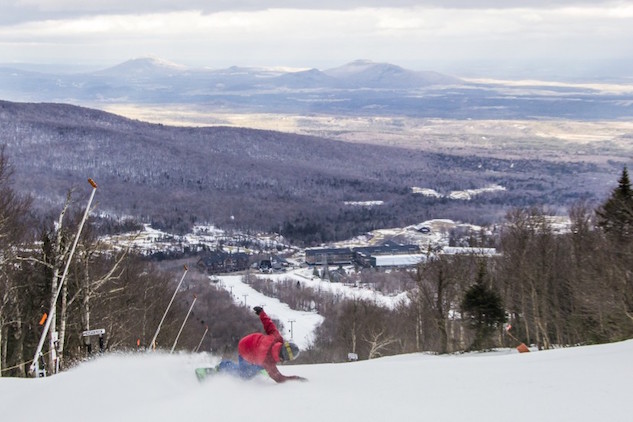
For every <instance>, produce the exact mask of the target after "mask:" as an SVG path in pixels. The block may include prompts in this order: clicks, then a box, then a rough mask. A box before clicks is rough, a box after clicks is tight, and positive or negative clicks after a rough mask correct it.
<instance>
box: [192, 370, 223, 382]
mask: <svg viewBox="0 0 633 422" xmlns="http://www.w3.org/2000/svg"><path fill="white" fill-rule="evenodd" d="M217 373H218V370H217V368H215V367H212V368H196V378H198V381H200V382H202V381H204V380H205V379H207V377H209V376H211V375H213V374H217Z"/></svg>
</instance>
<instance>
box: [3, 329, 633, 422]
mask: <svg viewBox="0 0 633 422" xmlns="http://www.w3.org/2000/svg"><path fill="white" fill-rule="evenodd" d="M632 356H633V340H629V341H625V342H620V343H614V344H607V345H597V346H584V347H576V348H567V349H556V350H549V351H540V352H531V353H524V354H519V353H518V352H517V351H516V350H514V349H512V350H501V351H496V352H490V353H477V354H462V355H449V356H433V355H427V354H409V355H401V356H393V357H387V358H381V359H375V360H371V361H361V362H354V363H342V364H320V365H293V366H282V367H280V370H281V372H282V373H284V374H287V375H291V374H297V375H302V376H305V377H307V378H308V379H309V382H305V383H301V382H298V383H297V382H295V383H285V384H275V383H274V381H272V380H271V379H269V378H265V377H260V378H257V379H255V380H252V381H241V380H237V379H232V378H228V377H222V376H219V377H216V378H212V379H209V380H208V381H206V382H204V383H199V382H198V381H197V380H196V378H195V376H194V373H193V369H194V368H195V367H197V366H200V365H202V364H206V363H215V362H217V358H216V357H214V356H210V355H207V354H174V355H169V354H163V353H154V354H146V353H137V354H129V355H125V354H110V355H106V356H104V357H101V358H98V359H95V360H93V361H91V362H88V363H84V364H82V365H80V366H79V367H76V368H75V369H72V370H69V371H67V372H64V373H61V374H59V375H56V376H52V377H48V378H40V379H10V378H0V397H1V398H2V399H1V400H2V420H3V421H11V422H21V421H24V422H26V421H36V420H42V421H44V420H45V421H47V422H67V421H75V420H90V421H91V422H114V421H116V422H120V421H135V422H136V421H152V422H171V421H257V422H267V421H279V420H297V421H302V422H313V421H314V422H323V421H332V422H334V421H363V422H368V421H433V422H438V421H439V422H441V421H447V422H448V421H469V422H478V421H496V420H499V421H506V420H510V421H513V422H522V421H525V422H528V421H529V422H533V421H574V422H584V421H587V422H590V421H591V422H595V421H609V422H630V421H631V420H632V415H633V401H632V400H631V377H632V376H633V359H632Z"/></svg>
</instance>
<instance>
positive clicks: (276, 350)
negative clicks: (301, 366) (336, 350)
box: [217, 306, 307, 382]
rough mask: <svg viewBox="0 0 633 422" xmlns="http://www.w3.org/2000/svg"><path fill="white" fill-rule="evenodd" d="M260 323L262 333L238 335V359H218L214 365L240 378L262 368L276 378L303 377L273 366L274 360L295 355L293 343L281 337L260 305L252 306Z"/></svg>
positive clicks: (249, 375)
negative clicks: (289, 374)
mask: <svg viewBox="0 0 633 422" xmlns="http://www.w3.org/2000/svg"><path fill="white" fill-rule="evenodd" d="M253 310H254V311H255V313H256V314H257V315H258V316H259V319H260V320H261V321H262V325H263V326H264V331H266V334H262V333H253V334H249V335H247V336H246V337H244V338H242V339H241V340H240V342H239V344H238V346H237V350H238V353H239V357H238V363H237V364H236V363H235V362H233V361H222V362H220V364H219V365H218V366H217V371H218V372H220V373H230V374H233V375H237V376H239V377H240V378H245V379H250V378H253V377H254V376H255V375H257V374H258V373H260V372H261V371H262V370H265V371H266V372H267V373H268V375H269V376H270V377H271V378H272V379H274V380H275V381H277V382H285V381H289V380H297V381H307V379H305V378H303V377H299V376H297V375H291V376H286V375H283V374H281V372H279V370H278V369H277V362H284V361H285V362H287V361H291V360H294V359H296V358H297V356H299V348H298V347H297V345H296V344H294V343H291V342H288V341H285V340H284V339H283V337H281V334H279V331H278V330H277V327H276V326H275V324H274V323H273V322H272V320H271V319H270V318H269V317H268V315H266V312H264V309H263V308H262V307H261V306H256V307H254V308H253Z"/></svg>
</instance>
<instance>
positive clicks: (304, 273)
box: [212, 268, 408, 349]
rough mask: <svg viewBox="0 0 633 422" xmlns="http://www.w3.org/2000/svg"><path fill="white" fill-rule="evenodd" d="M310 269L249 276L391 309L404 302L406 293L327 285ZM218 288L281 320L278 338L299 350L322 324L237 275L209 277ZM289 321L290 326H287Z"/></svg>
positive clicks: (242, 303)
mask: <svg viewBox="0 0 633 422" xmlns="http://www.w3.org/2000/svg"><path fill="white" fill-rule="evenodd" d="M310 272H311V270H310V269H305V268H301V269H295V270H293V271H289V272H285V273H277V274H265V275H253V276H254V277H260V278H264V279H267V280H272V281H273V282H279V281H281V280H293V282H294V281H298V282H299V283H301V285H302V286H305V287H311V288H313V289H315V290H320V291H327V292H330V293H332V294H336V295H340V296H341V297H346V298H356V299H364V300H370V301H373V302H375V303H377V304H379V305H381V306H384V307H390V308H393V307H394V306H395V305H396V304H397V303H398V302H399V301H403V300H408V299H407V294H406V293H401V294H399V295H395V296H386V295H383V294H381V293H380V292H377V291H374V290H369V289H363V288H357V287H352V286H346V285H344V284H341V283H330V282H328V281H323V280H321V279H313V278H312V276H311V275H310ZM212 278H213V279H214V280H215V281H216V282H217V285H218V287H221V288H223V289H225V290H227V291H229V292H230V293H231V295H232V296H233V300H234V302H235V303H237V304H238V305H246V306H248V307H250V308H252V307H254V306H262V307H263V308H264V309H266V313H267V314H268V315H269V316H270V317H271V318H273V319H277V320H279V321H281V322H282V323H283V325H284V327H283V329H281V335H282V336H283V337H284V338H285V339H292V341H294V342H295V343H296V344H297V345H298V346H299V347H300V348H302V349H305V348H306V347H307V346H308V345H309V344H310V343H312V341H313V339H314V331H315V330H316V328H317V327H318V326H319V325H321V323H322V322H323V317H322V316H321V315H319V314H317V313H315V312H305V311H297V310H293V309H290V307H289V306H288V305H287V304H285V303H283V302H280V301H279V300H278V299H275V298H271V297H268V296H266V295H264V294H262V293H259V292H258V291H257V290H255V289H253V288H252V287H251V286H250V285H249V284H246V283H244V282H243V279H244V277H243V276H241V275H220V276H213V277H212ZM291 321H292V323H291Z"/></svg>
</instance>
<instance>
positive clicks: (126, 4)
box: [0, 0, 618, 24]
mask: <svg viewBox="0 0 633 422" xmlns="http://www.w3.org/2000/svg"><path fill="white" fill-rule="evenodd" d="M3 3H4V4H3V6H2V9H3V10H2V14H0V24H3V23H4V24H15V23H19V22H28V21H38V20H51V19H53V20H56V19H64V18H73V17H80V16H90V15H120V14H156V13H167V12H178V11H188V10H197V11H202V12H203V13H217V12H235V11H237V12H239V11H262V10H268V9H297V10H353V9H358V8H385V7H388V8H413V7H431V8H442V9H510V8H524V7H526V2H525V1H524V0H506V1H502V2H500V1H498V0H472V1H469V0H390V1H389V2H388V6H385V2H384V1H383V0H346V1H340V0H322V1H316V2H315V1H314V0H265V1H262V0H213V1H209V0H178V1H176V0H134V1H130V0H90V1H86V0H3ZM613 3H618V2H614V1H613V0H532V1H530V2H529V7H530V8H536V9H552V8H560V7H568V6H586V5H593V6H599V5H605V4H613Z"/></svg>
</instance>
